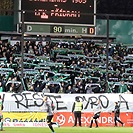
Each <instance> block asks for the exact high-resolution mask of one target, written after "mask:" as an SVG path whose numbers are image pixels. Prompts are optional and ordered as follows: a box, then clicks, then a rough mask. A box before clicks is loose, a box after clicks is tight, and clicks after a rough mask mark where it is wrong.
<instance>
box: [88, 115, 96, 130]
mask: <svg viewBox="0 0 133 133" xmlns="http://www.w3.org/2000/svg"><path fill="white" fill-rule="evenodd" d="M94 119H95V115H94V116H93V117H92V118H91V123H90V126H89V127H90V128H92V125H93V120H94Z"/></svg>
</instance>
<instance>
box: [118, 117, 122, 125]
mask: <svg viewBox="0 0 133 133" xmlns="http://www.w3.org/2000/svg"><path fill="white" fill-rule="evenodd" d="M117 121H118V122H119V123H121V125H122V126H123V125H124V123H123V122H122V121H121V120H120V118H119V117H117Z"/></svg>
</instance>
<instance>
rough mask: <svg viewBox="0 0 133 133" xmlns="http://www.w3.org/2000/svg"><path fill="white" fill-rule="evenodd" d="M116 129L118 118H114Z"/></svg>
mask: <svg viewBox="0 0 133 133" xmlns="http://www.w3.org/2000/svg"><path fill="white" fill-rule="evenodd" d="M114 122H115V127H117V117H116V116H115V117H114Z"/></svg>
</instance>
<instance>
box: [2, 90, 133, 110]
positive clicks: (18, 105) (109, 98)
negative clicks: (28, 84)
mask: <svg viewBox="0 0 133 133" xmlns="http://www.w3.org/2000/svg"><path fill="white" fill-rule="evenodd" d="M44 95H47V96H48V97H49V100H51V101H53V102H54V105H55V106H56V109H57V111H58V112H63V111H64V112H71V111H72V105H73V102H74V101H75V97H79V98H80V100H81V101H82V102H83V112H92V110H93V109H94V108H95V107H96V101H97V99H100V101H101V104H102V107H103V112H108V111H111V110H114V102H119V104H120V108H121V112H133V101H132V97H133V95H132V94H104V93H103V94H53V93H47V94H43V93H34V92H23V93H1V96H2V98H3V104H4V110H3V111H4V112H21V111H27V112H36V111H37V112H38V111H40V107H41V106H43V104H44V103H43V100H42V99H43V96H44Z"/></svg>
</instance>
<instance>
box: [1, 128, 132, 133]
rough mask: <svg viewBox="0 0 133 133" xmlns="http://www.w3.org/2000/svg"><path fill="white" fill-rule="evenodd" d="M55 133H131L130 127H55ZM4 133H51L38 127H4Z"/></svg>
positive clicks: (47, 129)
mask: <svg viewBox="0 0 133 133" xmlns="http://www.w3.org/2000/svg"><path fill="white" fill-rule="evenodd" d="M54 129H55V132H56V133H133V128H132V127H99V128H88V127H60V128H57V127H55V128H54ZM3 132H4V133H51V130H50V129H49V128H46V127H45V128H42V127H41V128H39V127H34V128H33V127H29V128H27V127H23V128H22V127H17V128H16V127H10V128H9V127H5V128H4V131H3Z"/></svg>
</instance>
